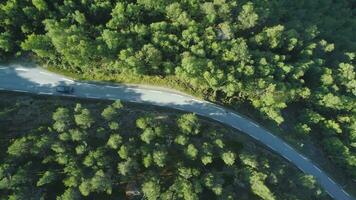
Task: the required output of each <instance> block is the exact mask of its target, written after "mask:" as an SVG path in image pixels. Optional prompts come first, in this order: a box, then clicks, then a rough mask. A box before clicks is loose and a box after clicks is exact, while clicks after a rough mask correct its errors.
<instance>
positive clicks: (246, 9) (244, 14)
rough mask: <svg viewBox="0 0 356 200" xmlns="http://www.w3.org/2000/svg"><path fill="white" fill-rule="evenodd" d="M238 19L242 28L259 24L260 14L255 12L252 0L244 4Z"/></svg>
mask: <svg viewBox="0 0 356 200" xmlns="http://www.w3.org/2000/svg"><path fill="white" fill-rule="evenodd" d="M237 19H238V21H239V25H238V26H239V28H240V29H242V30H244V29H249V28H252V27H254V26H255V25H256V24H257V21H258V14H256V13H255V11H254V8H253V3H252V2H248V3H246V4H244V5H243V6H242V11H241V12H240V13H239V16H238V18H237Z"/></svg>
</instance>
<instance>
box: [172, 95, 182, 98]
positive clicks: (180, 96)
mask: <svg viewBox="0 0 356 200" xmlns="http://www.w3.org/2000/svg"><path fill="white" fill-rule="evenodd" d="M170 95H172V96H176V97H179V98H183V96H182V95H179V94H170Z"/></svg>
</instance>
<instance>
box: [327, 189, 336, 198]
mask: <svg viewBox="0 0 356 200" xmlns="http://www.w3.org/2000/svg"><path fill="white" fill-rule="evenodd" d="M325 191H326V193H328V194H329V195H330V196H331V198H333V199H335V197H334V196H333V195H332V194H330V192H329V191H327V190H325Z"/></svg>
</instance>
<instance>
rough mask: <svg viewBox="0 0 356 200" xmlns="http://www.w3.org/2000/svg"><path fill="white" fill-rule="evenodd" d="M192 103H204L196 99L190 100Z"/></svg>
mask: <svg viewBox="0 0 356 200" xmlns="http://www.w3.org/2000/svg"><path fill="white" fill-rule="evenodd" d="M192 101H195V102H198V103H204V101H201V100H197V99H192Z"/></svg>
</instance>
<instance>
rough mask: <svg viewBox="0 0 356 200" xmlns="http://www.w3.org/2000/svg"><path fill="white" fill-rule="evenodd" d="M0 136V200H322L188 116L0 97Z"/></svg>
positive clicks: (310, 183)
mask: <svg viewBox="0 0 356 200" xmlns="http://www.w3.org/2000/svg"><path fill="white" fill-rule="evenodd" d="M78 101H79V102H81V103H80V104H79V103H77V102H78ZM0 133H1V134H0V148H1V149H4V150H1V151H0V199H9V200H38V199H57V200H77V199H105V200H109V199H126V197H135V198H132V199H142V197H143V196H144V199H148V200H155V199H166V200H174V199H186V200H195V199H209V200H210V199H226V200H227V199H230V200H232V199H246V200H247V199H248V200H253V199H256V200H257V199H267V200H273V199H283V200H285V199H290V200H294V199H313V200H315V199H320V200H321V199H323V200H327V199H330V197H329V196H328V195H327V194H326V193H325V192H323V190H321V189H320V187H319V186H318V185H317V183H316V181H315V179H314V178H313V177H312V176H310V175H306V174H304V173H302V172H301V171H300V170H298V169H296V168H295V167H294V166H292V165H291V164H289V163H287V162H286V161H285V160H284V159H282V158H281V157H279V156H276V155H274V154H272V153H269V152H268V151H266V150H265V149H263V148H261V147H259V146H256V144H255V143H254V142H252V141H251V139H250V138H248V137H246V136H244V135H243V134H239V133H237V132H235V130H231V129H227V128H224V127H222V126H221V125H220V124H218V123H213V122H211V121H208V120H204V119H199V118H197V116H195V115H194V114H172V112H171V110H162V109H161V110H160V109H157V108H156V107H150V106H141V105H136V104H128V105H126V104H125V105H122V103H121V102H119V101H116V102H112V101H95V100H80V99H71V98H63V97H50V98H49V97H45V96H35V95H24V94H19V93H0ZM257 155H258V156H257ZM134 194H136V196H134Z"/></svg>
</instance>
